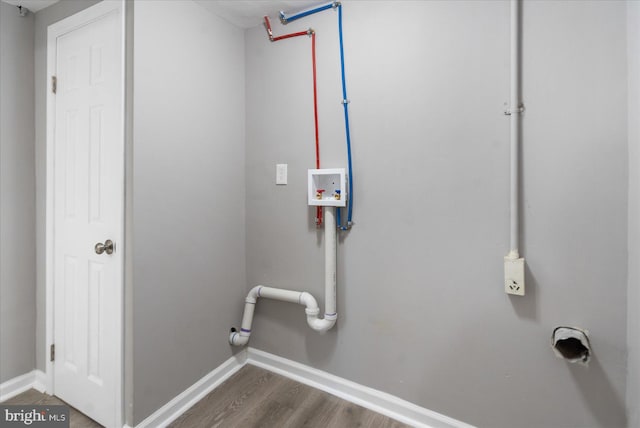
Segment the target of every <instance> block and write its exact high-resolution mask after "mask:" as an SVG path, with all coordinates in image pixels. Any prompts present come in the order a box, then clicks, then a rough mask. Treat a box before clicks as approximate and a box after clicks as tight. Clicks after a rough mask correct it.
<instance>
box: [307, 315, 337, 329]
mask: <svg viewBox="0 0 640 428" xmlns="http://www.w3.org/2000/svg"><path fill="white" fill-rule="evenodd" d="M337 318H338V315H337V314H336V315H333V316H332V317H331V318H327V316H326V315H325V318H324V319H323V318H318V316H317V315H307V324H309V327H311V329H313V330H315V331H317V332H318V333H320V334H324V333H326V332H327V331H329V330H331V328H332V327H333V326H334V325H335V324H336V319H337Z"/></svg>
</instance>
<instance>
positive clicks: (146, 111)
mask: <svg viewBox="0 0 640 428" xmlns="http://www.w3.org/2000/svg"><path fill="white" fill-rule="evenodd" d="M134 6H135V13H134V25H135V28H134V52H135V57H134V81H133V97H134V98H133V103H134V117H133V119H134V123H133V225H132V227H133V229H132V233H133V237H132V238H133V241H132V243H131V244H132V247H133V250H132V251H133V255H132V257H133V348H134V357H133V388H134V396H133V403H134V421H135V423H139V422H140V421H142V420H143V419H144V418H145V417H147V416H148V415H149V414H151V413H152V412H153V411H155V410H157V409H158V408H159V407H161V406H162V405H164V404H166V403H167V402H168V401H169V400H171V399H172V398H173V397H175V396H176V395H178V394H179V393H181V392H182V391H184V390H185V389H186V388H188V387H189V386H190V385H192V384H193V383H194V382H196V381H197V380H199V379H200V378H201V377H203V376H204V375H206V374H207V373H209V372H210V371H211V370H213V369H215V368H216V367H218V366H219V365H220V364H221V363H222V362H224V361H225V360H226V359H228V358H229V357H230V356H231V355H232V350H231V349H230V346H229V345H228V342H227V337H228V332H229V327H230V326H231V325H232V323H233V322H234V321H236V317H237V315H238V313H239V312H240V310H241V308H242V304H243V302H242V300H243V295H244V292H245V286H246V271H245V215H244V209H245V208H244V204H245V195H244V188H245V178H244V176H245V168H244V156H245V150H244V127H245V125H244V124H245V121H244V112H245V104H244V100H245V95H244V33H243V31H242V30H240V29H238V28H235V27H233V26H231V25H230V24H228V23H226V22H225V21H223V20H222V19H220V18H218V17H217V16H215V15H213V14H211V13H210V12H208V11H206V10H205V9H203V8H201V7H200V6H198V5H196V4H195V3H193V2H190V1H139V2H135V3H134Z"/></svg>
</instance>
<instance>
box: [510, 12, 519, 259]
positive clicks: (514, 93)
mask: <svg viewBox="0 0 640 428" xmlns="http://www.w3.org/2000/svg"><path fill="white" fill-rule="evenodd" d="M510 104H511V105H510V110H511V112H510V113H511V114H510V139H511V144H510V145H511V242H510V251H509V256H508V257H509V258H513V259H517V258H519V257H520V254H519V248H518V247H519V244H520V242H519V241H520V240H519V238H520V237H519V233H520V210H519V208H520V206H519V203H520V192H519V190H520V168H519V162H520V113H521V111H520V110H521V105H520V0H511V100H510Z"/></svg>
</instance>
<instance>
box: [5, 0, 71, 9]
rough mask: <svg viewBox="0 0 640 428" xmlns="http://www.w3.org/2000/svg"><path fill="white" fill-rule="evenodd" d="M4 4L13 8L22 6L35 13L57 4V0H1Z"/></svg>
mask: <svg viewBox="0 0 640 428" xmlns="http://www.w3.org/2000/svg"><path fill="white" fill-rule="evenodd" d="M2 1H3V2H5V3H9V4H12V5H14V6H24V7H26V8H27V9H29V10H30V11H31V12H37V11H39V10H41V9H44V8H45V7H49V6H51V5H52V4H54V3H58V0H2Z"/></svg>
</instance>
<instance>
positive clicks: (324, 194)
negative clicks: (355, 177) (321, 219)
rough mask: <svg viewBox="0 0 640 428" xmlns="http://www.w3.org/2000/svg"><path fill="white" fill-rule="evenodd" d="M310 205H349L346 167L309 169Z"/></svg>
mask: <svg viewBox="0 0 640 428" xmlns="http://www.w3.org/2000/svg"><path fill="white" fill-rule="evenodd" d="M308 200H309V205H315V206H324V207H346V206H347V176H346V173H345V169H344V168H325V169H310V170H309V189H308Z"/></svg>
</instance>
